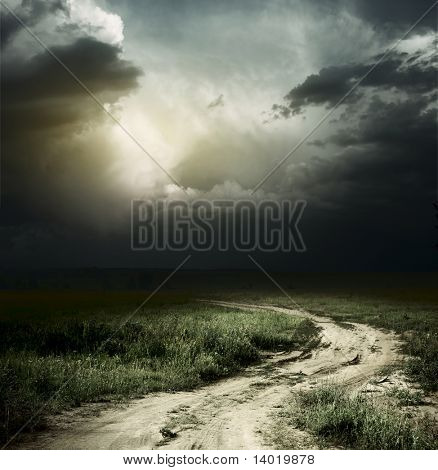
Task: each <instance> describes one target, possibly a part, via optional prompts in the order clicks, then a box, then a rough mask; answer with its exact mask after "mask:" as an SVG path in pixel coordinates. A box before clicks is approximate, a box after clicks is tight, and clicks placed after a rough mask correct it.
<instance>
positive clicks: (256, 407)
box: [25, 302, 397, 449]
mask: <svg viewBox="0 0 438 470" xmlns="http://www.w3.org/2000/svg"><path fill="white" fill-rule="evenodd" d="M212 303H215V304H217V305H222V306H226V307H233V308H240V309H263V310H269V311H275V312H281V313H287V314H290V315H298V316H301V317H302V316H307V317H309V318H311V319H312V320H313V321H314V322H315V323H316V324H318V325H319V326H320V327H321V335H322V338H321V343H322V345H321V347H319V348H318V349H317V350H315V351H313V352H312V354H311V355H308V356H302V357H299V352H295V353H292V354H276V355H273V356H272V357H271V358H268V359H267V360H266V361H264V362H263V363H262V364H260V365H257V366H253V367H250V368H248V369H247V370H246V371H245V372H244V373H242V374H241V375H239V376H235V377H232V378H229V379H224V380H221V381H218V382H216V383H213V384H211V385H208V386H205V387H202V388H200V389H198V390H195V391H190V392H178V393H156V394H151V395H148V396H147V397H146V398H143V399H140V400H136V401H133V402H131V403H130V404H129V406H128V407H126V408H123V409H114V408H112V409H109V410H106V411H104V412H102V413H101V414H100V415H99V416H97V417H96V416H94V417H86V418H83V419H81V420H76V421H74V420H73V423H70V424H68V425H64V426H58V427H55V428H54V429H53V430H52V431H51V432H48V433H43V434H41V435H39V436H37V437H36V439H35V440H34V441H33V442H32V443H29V442H27V443H26V444H25V448H39V449H158V448H161V449H166V448H167V449H266V448H270V446H271V445H270V444H269V442H267V440H266V438H265V430H266V429H269V428H270V427H271V425H272V419H273V418H272V413H273V412H274V411H275V409H276V408H278V407H279V406H280V405H281V404H282V403H284V401H285V400H287V399H288V397H289V396H290V393H291V391H292V392H293V391H295V390H300V389H303V388H306V387H307V388H309V387H313V386H314V385H315V383H318V382H320V381H325V380H335V381H339V382H343V383H347V384H349V385H352V386H358V387H359V386H361V385H363V384H364V383H366V382H368V381H369V379H370V378H371V377H372V376H373V375H374V374H375V373H376V372H377V371H378V370H379V369H380V368H382V367H383V366H384V365H386V364H388V363H391V362H393V361H394V359H395V358H396V356H397V352H396V349H397V341H396V339H395V337H394V336H393V335H391V334H387V333H383V332H381V331H379V330H376V329H374V328H372V327H370V326H367V325H362V324H356V323H354V324H351V325H352V328H345V327H342V326H339V325H337V324H335V323H334V322H333V321H332V320H330V319H329V318H323V317H319V316H318V317H316V316H312V315H310V314H307V313H304V312H302V311H298V310H291V309H287V308H281V307H274V306H262V305H250V304H241V303H239V304H238V303H233V302H212ZM163 428H165V429H169V430H171V431H172V432H175V433H176V436H167V437H163V435H162V433H160V429H163ZM164 434H166V432H164Z"/></svg>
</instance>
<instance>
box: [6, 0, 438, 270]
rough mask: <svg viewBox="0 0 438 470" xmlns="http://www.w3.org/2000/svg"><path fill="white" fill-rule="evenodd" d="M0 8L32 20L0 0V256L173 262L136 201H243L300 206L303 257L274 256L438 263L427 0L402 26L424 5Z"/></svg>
mask: <svg viewBox="0 0 438 470" xmlns="http://www.w3.org/2000/svg"><path fill="white" fill-rule="evenodd" d="M2 3H6V4H7V5H8V6H9V8H10V9H11V10H13V12H14V14H15V15H16V16H18V17H19V18H20V19H21V21H22V23H24V24H25V25H26V27H27V29H26V28H24V27H23V26H22V24H20V22H18V21H17V19H16V17H15V16H14V15H13V14H11V13H10V12H9V11H8V9H7V8H5V7H4V6H3V7H2V9H1V10H2V18H1V26H2V28H1V52H2V56H1V91H2V100H1V113H2V115H1V117H2V120H1V140H2V155H1V165H0V169H1V207H0V241H1V244H0V257H1V259H2V265H3V266H5V267H11V268H22V267H32V268H38V267H57V266H59V267H70V266H71V267H78V266H100V267H124V266H125V267H145V268H155V267H159V268H172V267H175V266H176V265H177V264H178V263H179V262H180V261H181V259H182V257H183V255H184V254H183V253H172V252H156V251H148V252H133V251H132V250H131V249H130V228H131V224H130V210H131V201H132V200H133V199H138V198H140V199H142V198H144V199H147V200H156V199H167V200H175V199H184V200H186V199H187V198H189V199H191V200H196V199H217V198H230V199H234V200H239V199H245V198H249V197H254V198H256V199H257V200H262V199H275V200H290V201H296V200H305V201H307V206H306V209H305V212H304V213H303V217H302V220H301V221H300V231H301V234H302V236H303V239H304V241H305V243H306V247H307V251H306V252H303V253H296V252H291V253H280V252H279V253H270V254H266V253H257V252H255V256H258V259H259V260H260V262H263V264H264V265H265V266H266V267H267V269H270V270H291V271H300V270H304V271H307V270H313V271H327V270H328V271H338V270H343V271H345V270H350V271H361V270H372V271H380V270H382V271H388V270H394V271H403V270H407V271H409V270H434V269H435V268H436V261H437V253H438V252H437V249H436V248H435V244H436V242H437V238H438V233H437V231H436V230H435V228H434V225H435V223H436V222H435V219H434V209H433V206H432V203H433V201H435V200H437V198H438V196H437V141H436V139H437V132H436V131H437V120H436V118H437V115H436V110H437V106H436V105H437V68H436V67H437V56H436V47H437V38H436V21H437V8H436V7H435V8H434V9H433V10H432V11H431V12H430V13H429V14H427V15H426V16H425V17H424V18H423V19H422V21H421V22H419V23H418V25H416V27H415V28H414V29H412V31H410V28H411V26H412V25H413V24H414V23H415V22H416V21H417V20H418V19H419V18H420V17H421V16H422V15H423V14H424V13H425V12H426V11H427V10H428V8H430V6H431V5H432V4H433V1H432V0H424V1H423V0H417V1H415V2H412V1H411V0H398V1H395V0H389V1H385V2H381V1H377V0H367V1H366V0H349V1H347V0H320V1H317V0H314V1H308V0H307V1H305V0H271V1H269V2H262V1H259V0H251V1H250V0H241V1H232V0H222V1H220V0H217V1H209V0H46V1H43V0H5V2H2ZM29 30H30V31H31V32H32V33H33V34H34V35H36V37H37V38H38V40H39V41H40V42H41V43H42V44H43V45H45V46H46V47H47V48H48V49H50V51H51V53H52V54H53V55H54V56H56V58H57V59H58V60H59V61H60V62H62V64H64V65H65V66H67V67H68V69H69V70H70V71H71V72H73V74H74V75H75V76H76V77H77V79H79V80H80V81H81V83H83V84H84V85H85V86H86V87H87V88H88V89H89V90H90V91H91V92H92V93H93V95H94V96H95V97H96V98H97V99H98V100H99V102H100V103H102V104H103V105H104V108H105V110H103V109H102V108H101V107H100V106H99V105H98V104H97V103H96V102H95V101H94V100H93V99H92V98H91V97H90V96H89V95H88V94H87V93H86V92H85V91H84V90H83V88H81V86H79V85H78V83H77V82H76V81H75V79H74V78H72V76H71V75H70V74H69V73H68V72H67V71H66V70H65V68H63V67H62V66H61V65H60V64H59V63H58V62H57V60H55V59H54V57H53V56H52V55H51V54H50V53H49V52H48V51H47V49H44V48H43V47H42V45H41V43H39V42H38V40H36V39H35V37H33V36H32V35H31V34H30V33H29ZM396 42H398V43H397V45H396V47H393V45H394V44H395V43H396ZM389 48H391V49H390V52H389V53H387V54H386V55H385V56H383V54H384V53H385V51H388V49H389ZM382 56H383V57H382ZM377 63H378V64H377ZM376 64H377V65H376ZM374 65H376V66H375V68H374V69H373V71H372V72H370V73H369V75H368V76H367V77H366V79H364V80H363V82H361V83H360V85H358V86H357V87H356V88H355V89H354V91H353V92H351V93H350V94H349V96H348V98H346V99H345V100H344V101H343V102H342V104H341V105H340V106H338V107H337V108H336V109H335V110H334V112H333V113H332V114H331V115H330V117H329V118H328V119H327V120H325V121H324V123H323V124H322V125H321V126H320V127H318V129H317V130H316V131H315V132H314V133H313V134H312V135H311V136H310V137H309V138H308V139H307V140H305V141H304V142H303V144H302V145H301V146H300V148H299V149H298V150H297V151H296V152H294V154H293V155H292V156H291V157H290V158H289V159H287V160H286V161H285V162H284V164H283V165H282V166H281V167H280V168H279V169H278V171H276V172H274V173H273V174H272V176H271V177H270V178H269V179H268V180H266V182H264V184H263V185H262V186H261V187H260V188H258V190H257V191H256V193H255V195H254V196H250V193H251V189H252V188H254V187H255V186H256V185H257V184H258V183H259V181H260V180H261V179H262V178H263V177H264V176H265V175H266V174H267V173H268V172H269V171H270V170H271V169H272V168H273V167H274V166H275V165H276V164H277V163H278V162H279V161H280V160H281V159H282V157H283V156H284V155H286V154H287V153H288V152H289V151H290V150H291V149H292V148H294V146H295V145H296V144H297V143H298V142H300V140H301V139H302V138H303V137H304V136H306V135H307V134H308V133H309V132H311V131H312V130H313V129H315V126H316V125H317V124H318V122H320V120H321V118H323V117H324V116H325V114H326V113H327V112H328V111H329V110H330V109H332V108H333V106H335V105H336V104H337V102H338V101H339V100H340V99H341V98H342V97H343V96H344V95H345V94H346V93H348V92H349V91H350V90H351V88H352V87H353V86H354V84H355V83H356V82H357V81H358V80H359V79H360V78H361V77H363V76H364V74H366V73H367V72H368V71H369V70H370V68H371V67H373V66H374ZM110 115H111V116H114V117H115V118H116V119H117V120H118V122H119V123H121V124H122V126H123V128H124V129H125V130H123V129H122V128H121V127H120V126H119V125H118V124H117V123H116V122H115V121H114V120H113V119H112V118H111V116H110ZM126 130H128V132H129V133H130V134H131V136H133V137H134V139H135V140H136V141H137V143H140V144H141V145H142V146H143V148H144V149H146V150H147V152H148V153H149V155H146V154H145V152H144V150H142V149H141V148H140V147H139V145H137V143H135V142H134V141H133V139H132V137H130V136H129V135H127V133H126V132H125V131H126ZM150 156H152V157H153V159H151V158H150ZM154 160H155V161H156V162H158V163H159V165H157V164H156V162H154ZM163 168H164V169H165V171H163ZM169 175H170V176H171V178H169ZM175 181H177V182H178V183H179V184H181V185H182V186H183V187H184V188H185V192H183V191H182V190H181V189H180V188H179V187H178V186H177V185H176V184H175ZM195 255H196V256H195ZM187 267H192V268H209V269H214V268H221V269H226V268H233V269H235V268H244V269H247V268H250V267H251V263H249V262H248V259H247V255H246V254H245V255H243V254H241V253H236V252H231V251H230V252H229V253H217V252H214V251H212V252H208V253H197V254H194V256H192V259H191V260H190V263H189V265H188V266H187Z"/></svg>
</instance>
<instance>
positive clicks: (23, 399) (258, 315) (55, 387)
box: [0, 302, 317, 441]
mask: <svg viewBox="0 0 438 470" xmlns="http://www.w3.org/2000/svg"><path fill="white" fill-rule="evenodd" d="M53 310H56V309H54V308H53V307H52V309H48V310H47V311H45V312H44V313H43V312H39V313H38V312H37V311H36V310H33V311H32V312H31V315H30V316H29V315H28V314H27V313H26V312H27V310H26V309H24V310H23V311H22V310H20V309H17V308H15V309H14V313H13V315H8V313H7V312H6V313H5V312H3V314H2V320H1V322H0V439H1V440H3V441H5V440H7V439H8V437H9V436H11V435H12V434H13V433H14V432H15V431H16V430H17V429H19V428H20V426H21V425H23V424H24V423H25V422H26V421H27V420H28V419H29V418H30V417H31V416H32V415H33V414H34V412H35V411H36V410H38V409H39V408H40V407H42V406H45V408H44V410H43V413H42V417H44V416H48V415H50V414H51V413H56V412H58V411H60V410H62V409H66V408H68V407H71V406H77V405H79V404H81V403H84V402H91V401H96V400H101V399H122V398H129V397H134V396H138V395H144V394H146V393H148V392H153V391H162V390H165V391H174V390H182V389H191V388H193V387H196V386H199V385H202V384H204V383H206V382H208V381H211V380H214V379H218V378H220V377H224V376H227V375H229V374H232V373H234V372H236V371H238V370H239V369H241V368H242V367H244V366H247V365H248V364H251V363H254V362H256V361H258V360H260V357H261V355H260V352H261V351H262V350H271V351H275V350H278V349H282V350H284V349H286V350H287V349H289V350H292V349H303V348H305V347H306V345H307V346H309V347H310V346H311V345H312V344H314V342H315V338H316V336H317V329H316V327H314V326H313V324H312V323H311V322H310V321H309V320H306V319H299V318H296V317H292V316H288V315H281V314H275V313H269V312H261V311H254V312H243V311H233V310H231V309H227V308H222V307H212V306H208V305H204V304H190V303H180V304H178V303H173V304H171V305H164V303H162V302H159V303H158V304H156V305H155V306H154V305H152V306H148V309H142V310H141V311H140V312H138V314H137V315H136V316H135V318H134V319H132V320H131V321H129V322H128V323H126V324H123V325H122V326H121V327H120V322H121V319H123V316H124V315H123V314H125V315H126V313H129V312H130V310H127V309H126V308H108V309H107V310H106V311H105V310H99V311H98V312H96V313H95V314H94V315H93V314H92V312H91V311H90V310H88V309H87V310H86V311H85V313H84V312H81V311H74V312H70V313H69V312H64V313H63V314H60V315H58V316H57V315H56V314H55V312H54V311H53ZM108 338H109V340H108ZM43 424H44V420H42V419H41V416H40V418H39V419H38V420H35V421H33V422H32V425H31V426H30V428H29V429H32V428H35V427H37V426H41V425H43Z"/></svg>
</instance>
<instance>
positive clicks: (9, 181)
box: [1, 2, 142, 240]
mask: <svg viewBox="0 0 438 470" xmlns="http://www.w3.org/2000/svg"><path fill="white" fill-rule="evenodd" d="M27 6H28V4H27V2H23V8H24V7H27ZM59 7H60V4H58V2H51V3H50V4H48V5H45V7H44V8H43V7H42V6H41V5H39V3H38V2H32V8H33V10H32V11H36V15H37V18H40V19H42V18H43V17H44V15H47V16H50V15H51V14H53V12H54V11H55V10H56V8H59ZM29 8H30V7H29ZM35 9H36V10H35ZM10 38H11V40H12V41H14V40H15V39H14V37H13V36H10ZM16 39H17V41H18V36H17V38H16ZM18 42H19V41H18ZM63 42H65V38H64V39H63ZM13 46H15V43H14V42H12V43H11V47H13ZM50 49H51V51H52V52H53V53H54V54H55V55H56V57H57V58H58V59H59V60H60V61H61V62H62V63H63V64H65V65H66V66H67V67H68V68H69V69H70V70H71V71H72V72H73V73H74V74H75V75H76V76H77V77H78V78H79V79H80V80H81V81H82V82H83V83H84V84H85V85H86V86H87V88H88V89H90V90H91V92H92V93H93V94H94V95H95V96H97V97H98V98H99V99H100V100H101V101H102V102H103V103H105V104H108V105H112V104H116V103H117V101H118V100H119V99H120V98H122V97H124V96H126V95H128V94H129V93H131V92H132V91H134V90H135V89H136V88H137V86H138V79H139V77H140V75H141V74H142V71H141V69H139V68H138V67H136V66H134V65H133V64H132V63H131V62H129V61H127V60H124V59H123V58H122V50H121V48H120V47H119V46H116V45H113V44H108V43H105V42H102V41H100V40H97V39H95V38H92V37H82V38H76V39H74V40H71V42H70V43H68V44H64V45H62V46H61V45H51V47H50ZM1 92H2V93H1V94H2V108H1V115H2V119H1V126H2V129H1V130H2V162H1V163H2V168H1V170H2V213H1V216H2V219H1V221H2V224H3V226H4V227H6V228H8V227H9V229H10V230H12V229H14V230H15V231H18V233H20V232H21V227H25V229H24V228H23V230H25V232H26V233H28V234H31V237H30V239H32V240H34V239H35V236H34V234H35V233H36V234H40V233H43V232H44V230H46V231H47V232H48V233H52V230H51V227H52V226H56V225H57V224H58V223H59V221H60V220H61V219H63V220H64V222H65V221H67V225H70V224H73V225H77V226H78V225H80V224H84V223H85V221H86V220H88V221H90V220H97V218H98V216H99V209H98V208H96V207H97V206H99V205H100V206H103V205H104V204H105V203H104V201H110V200H113V199H114V198H115V197H116V196H114V194H112V193H114V188H113V187H111V183H110V182H109V181H108V180H107V179H106V176H105V175H106V174H107V172H108V166H109V165H111V163H112V152H111V148H110V144H108V143H107V142H106V140H105V139H104V138H103V136H102V135H101V134H99V133H98V132H97V131H98V130H99V128H98V124H101V123H102V121H103V119H104V118H105V113H104V112H103V110H102V109H100V107H99V106H98V105H97V103H96V102H95V101H93V99H92V98H91V97H90V96H89V95H88V94H87V93H86V92H85V91H84V90H83V89H82V87H80V86H79V85H78V83H77V82H76V81H75V80H74V79H73V78H72V76H70V74H69V73H68V72H67V71H66V70H65V69H64V68H63V67H62V66H61V65H60V64H59V63H58V62H57V61H56V60H55V59H54V58H53V57H52V56H51V55H50V54H49V53H48V52H47V51H45V50H41V52H40V53H38V54H36V55H34V56H32V57H30V58H24V57H20V56H19V55H12V54H9V55H8V56H4V58H3V62H2V76H1ZM90 129H95V130H96V132H95V133H91V137H90V136H89V135H90ZM81 131H84V132H81ZM87 132H88V134H87ZM87 136H88V137H87ZM86 139H88V140H86ZM83 141H85V143H82V142H83ZM79 222H80V223H79ZM29 224H30V225H29ZM35 224H36V225H35ZM42 226H43V227H45V228H44V230H43V231H41V227H42ZM29 227H30V228H29ZM33 227H36V228H35V230H34V229H33ZM80 230H81V229H80V228H78V232H77V235H78V236H79V231H80ZM23 233H24V232H23ZM37 239H38V240H40V239H41V237H39V236H38V237H37Z"/></svg>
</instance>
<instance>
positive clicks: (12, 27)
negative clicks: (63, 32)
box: [0, 0, 68, 48]
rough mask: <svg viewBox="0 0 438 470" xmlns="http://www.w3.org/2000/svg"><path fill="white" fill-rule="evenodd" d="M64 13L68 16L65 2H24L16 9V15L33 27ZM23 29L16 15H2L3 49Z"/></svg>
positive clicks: (54, 0)
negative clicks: (43, 20)
mask: <svg viewBox="0 0 438 470" xmlns="http://www.w3.org/2000/svg"><path fill="white" fill-rule="evenodd" d="M58 11H63V12H64V13H66V14H68V8H67V6H66V2H65V0H22V2H21V5H20V6H19V7H18V8H16V9H15V13H16V15H17V16H18V17H19V18H20V19H21V20H22V21H23V22H24V24H26V26H33V25H35V24H37V23H38V22H39V21H40V20H41V19H42V18H44V17H46V16H47V15H50V14H53V13H56V12H58ZM21 29H22V26H21V24H20V23H19V22H18V21H17V20H16V18H15V17H14V15H12V14H11V13H9V12H7V13H4V14H2V15H1V29H0V31H1V47H2V48H3V47H5V46H6V45H7V44H8V43H9V42H10V41H11V40H12V39H13V37H14V36H15V34H17V33H18V31H20V30H21Z"/></svg>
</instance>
